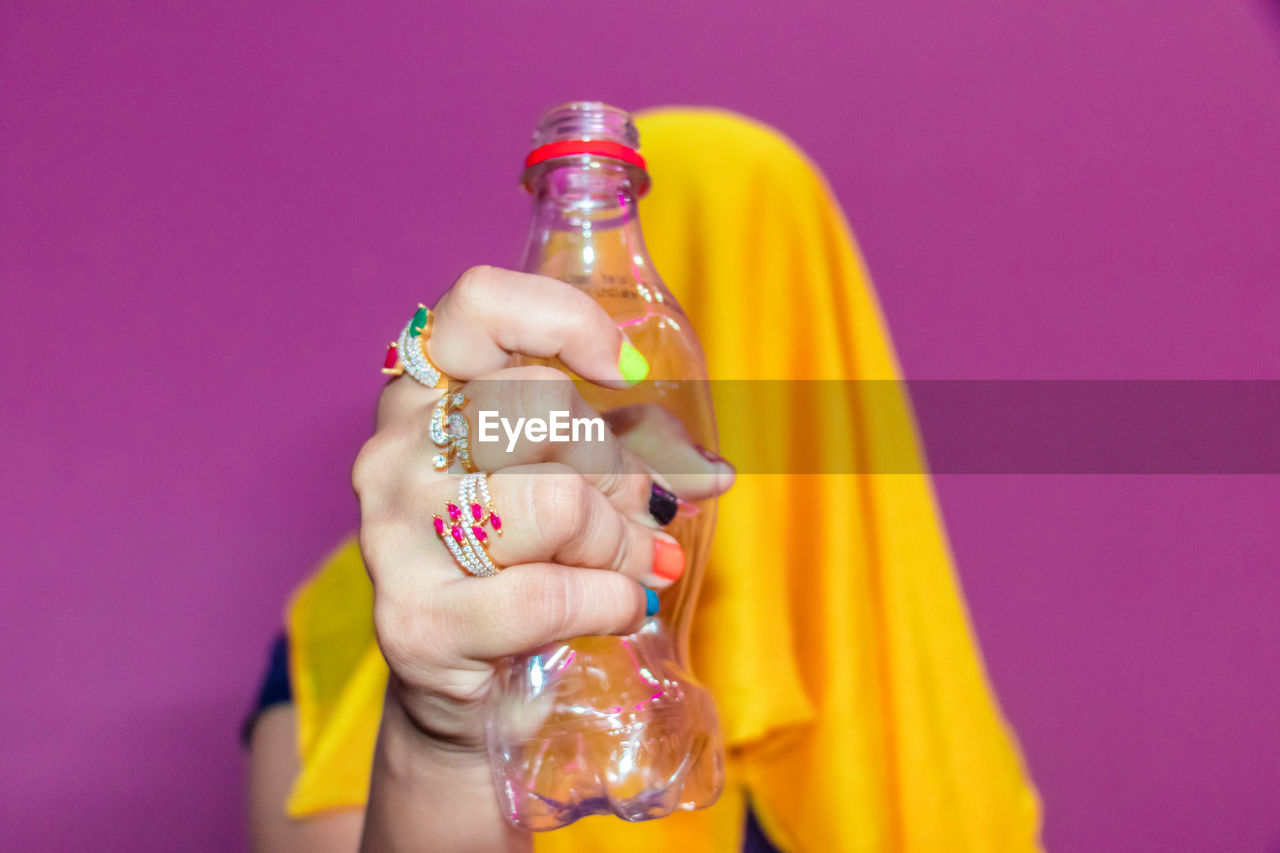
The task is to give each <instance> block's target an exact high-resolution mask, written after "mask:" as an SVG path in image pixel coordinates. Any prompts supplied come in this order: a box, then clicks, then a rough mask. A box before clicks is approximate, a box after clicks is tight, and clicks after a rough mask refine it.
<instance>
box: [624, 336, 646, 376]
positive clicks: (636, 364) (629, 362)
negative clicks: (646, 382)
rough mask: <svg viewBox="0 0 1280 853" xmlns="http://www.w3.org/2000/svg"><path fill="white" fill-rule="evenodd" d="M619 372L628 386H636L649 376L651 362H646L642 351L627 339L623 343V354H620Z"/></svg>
mask: <svg viewBox="0 0 1280 853" xmlns="http://www.w3.org/2000/svg"><path fill="white" fill-rule="evenodd" d="M618 371H619V372H620V373H621V374H622V378H623V379H625V380H626V381H627V384H628V385H635V384H636V383H637V382H639V381H640V380H641V379H644V378H645V377H646V376H648V375H649V362H647V361H645V360H644V356H642V355H641V354H640V350H638V349H636V348H635V346H634V345H632V343H631V341H628V340H626V339H625V338H624V339H623V341H622V352H620V353H618Z"/></svg>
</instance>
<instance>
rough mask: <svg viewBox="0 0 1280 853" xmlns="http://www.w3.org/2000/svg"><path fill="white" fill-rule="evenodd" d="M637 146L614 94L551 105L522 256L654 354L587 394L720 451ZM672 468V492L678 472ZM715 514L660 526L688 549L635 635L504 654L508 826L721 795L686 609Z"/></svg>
mask: <svg viewBox="0 0 1280 853" xmlns="http://www.w3.org/2000/svg"><path fill="white" fill-rule="evenodd" d="M638 143H639V140H638V134H637V132H636V129H635V126H634V124H633V123H632V121H631V117H630V116H629V115H628V114H627V113H626V112H624V111H622V110H619V109H617V108H615V107H610V106H608V105H605V104H600V103H573V104H567V105H565V106H562V107H558V108H556V109H553V110H551V111H549V112H548V113H546V114H545V115H544V116H543V117H542V119H541V121H540V122H539V123H538V127H537V130H536V131H535V134H534V140H533V144H534V148H533V152H532V153H531V154H530V155H529V158H528V160H527V161H526V169H525V172H524V177H523V184H524V186H525V187H526V188H527V189H528V190H529V191H530V193H531V194H532V195H533V223H532V227H531V229H530V232H529V239H528V243H527V245H526V249H525V255H524V261H523V264H522V266H523V268H524V269H525V270H526V271H529V272H537V273H541V274H543V275H548V276H551V277H554V278H558V279H561V280H562V281H566V282H568V283H570V284H573V285H574V286H576V287H579V288H582V289H583V290H584V291H586V292H587V293H589V294H590V295H591V296H593V297H594V298H595V299H596V300H597V301H598V302H599V303H600V304H601V305H602V306H603V307H604V308H605V310H606V311H608V312H609V314H610V316H612V317H613V318H614V319H615V320H616V321H617V323H618V325H619V326H620V327H621V328H622V329H623V331H624V332H625V333H626V335H627V337H628V338H629V339H630V340H631V342H632V343H633V344H634V345H635V346H636V348H637V349H639V351H640V352H641V353H642V354H643V355H644V357H645V358H646V360H647V361H648V363H649V374H648V378H647V379H646V380H645V381H643V382H641V383H640V384H638V385H637V386H635V387H634V388H631V389H626V390H610V389H604V388H601V387H600V386H597V385H592V384H589V383H586V382H583V381H581V380H579V382H578V387H579V390H580V391H581V393H582V394H583V396H584V397H585V398H586V399H587V402H589V403H590V404H591V405H592V406H594V407H595V408H596V410H597V411H600V412H607V411H610V410H615V409H618V408H620V407H625V406H635V405H642V404H650V405H656V406H659V407H661V408H662V409H663V410H664V411H665V412H667V413H669V414H670V415H673V416H674V417H675V418H677V419H678V420H679V421H680V423H681V424H682V425H683V427H684V430H685V431H686V432H687V434H688V436H689V438H690V440H691V441H692V442H695V443H697V444H700V445H702V446H703V447H704V448H707V449H710V450H715V449H716V448H717V441H716V428H715V420H714V416H713V413H712V410H711V402H710V397H709V394H708V389H707V386H706V382H705V381H703V380H705V379H706V365H705V362H704V360H703V357H702V350H701V347H700V346H699V344H698V341H697V338H696V337H695V335H694V334H693V330H692V327H691V325H690V323H689V319H688V318H687V317H686V316H685V314H684V312H683V311H681V309H680V306H679V305H678V304H677V303H676V301H675V299H674V298H672V296H671V294H670V293H669V292H668V291H667V289H666V286H665V285H664V284H663V283H662V280H661V279H660V278H659V277H658V274H657V272H656V271H655V270H654V268H653V263H652V262H651V261H650V259H649V255H648V252H647V251H646V249H645V245H644V238H643V237H642V235H641V232H640V220H639V218H638V214H637V209H636V202H637V199H638V198H639V197H640V196H641V195H643V193H644V192H645V191H646V190H647V189H648V186H649V176H648V174H647V172H646V171H645V168H644V161H643V159H642V158H641V157H640V156H639V154H638V153H637V149H638V147H639V145H638ZM553 363H554V362H553ZM556 366H557V367H560V368H561V369H565V368H564V367H563V365H560V364H556ZM566 372H567V370H566ZM637 411H639V410H637ZM651 411H652V410H651ZM671 480H672V482H673V484H674V485H676V488H677V491H678V490H679V487H678V480H679V477H678V475H673V476H672V477H671ZM714 525H715V501H714V500H707V501H700V502H698V503H696V504H690V503H684V502H682V505H681V509H680V511H679V513H678V514H677V516H676V518H675V520H674V521H672V522H671V524H670V525H668V527H667V528H666V529H667V530H668V532H670V533H671V534H672V535H673V536H675V538H676V539H677V540H678V541H679V542H680V544H681V545H682V547H683V548H684V550H685V554H686V557H687V560H686V569H685V573H684V574H683V576H682V577H681V578H680V579H679V580H678V581H676V583H675V584H673V585H672V586H671V587H670V588H668V589H667V590H666V591H664V592H663V593H662V597H661V608H660V610H659V613H658V614H657V615H655V616H652V617H649V618H648V619H647V620H646V621H645V623H644V625H643V626H642V627H641V629H640V630H639V631H637V632H636V633H634V634H631V635H629V636H625V637H612V636H610V637H581V638H578V639H575V640H572V641H570V642H566V643H559V644H555V645H552V646H550V647H546V648H542V649H539V650H537V651H536V652H535V653H533V654H527V655H522V656H518V657H514V658H509V659H507V660H506V661H504V662H503V663H502V664H500V665H499V667H498V672H497V677H496V679H495V684H494V689H493V692H492V694H491V697H490V703H489V705H488V720H487V728H488V742H489V756H490V761H491V763H492V767H493V772H494V780H495V783H496V787H497V790H498V795H499V798H500V800H501V801H502V805H503V807H504V812H505V814H506V816H507V818H508V820H509V821H510V822H511V823H512V824H514V825H515V826H517V827H520V828H522V829H527V830H535V831H536V830H548V829H555V828H557V827H561V826H565V825H567V824H570V823H572V822H574V821H575V820H577V819H578V818H580V817H584V816H586V815H592V814H614V815H616V816H618V817H620V818H623V819H625V820H629V821H640V820H648V819H652V818H658V817H662V816H664V815H667V814H670V813H671V812H673V811H676V810H681V809H686V810H687V809H697V808H703V807H705V806H708V805H710V804H712V803H713V802H715V800H716V798H717V797H718V796H719V794H720V791H721V789H722V788H723V785H724V746H723V742H722V740H721V737H720V732H719V727H718V724H717V721H716V713H715V706H714V704H713V702H712V699H711V695H710V693H709V692H708V691H707V689H706V688H705V687H703V686H702V685H701V684H700V683H699V682H698V681H697V679H695V678H694V676H693V675H692V673H691V672H690V670H689V631H690V619H691V617H692V615H693V609H694V603H695V599H696V598H697V594H698V587H699V585H700V583H701V580H702V574H703V570H704V568H705V563H706V558H707V552H708V549H709V546H710V542H711V535H712V529H713V527H714Z"/></svg>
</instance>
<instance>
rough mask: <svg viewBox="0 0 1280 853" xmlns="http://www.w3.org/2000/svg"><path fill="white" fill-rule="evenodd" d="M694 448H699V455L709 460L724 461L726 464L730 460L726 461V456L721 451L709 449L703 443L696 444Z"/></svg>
mask: <svg viewBox="0 0 1280 853" xmlns="http://www.w3.org/2000/svg"><path fill="white" fill-rule="evenodd" d="M694 449H695V450H697V451H698V453H699V455H701V456H702V458H703V459H705V460H707V461H708V462H724V464H726V465H728V464H729V463H728V462H725V458H724V457H723V456H721V455H720V454H719V453H716V452H715V451H714V450H707V449H706V448H705V447H703V446H702V445H701V444H695V445H694Z"/></svg>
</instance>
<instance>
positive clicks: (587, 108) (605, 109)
mask: <svg viewBox="0 0 1280 853" xmlns="http://www.w3.org/2000/svg"><path fill="white" fill-rule="evenodd" d="M639 147H640V132H639V131H638V130H636V126H635V122H634V121H632V119H631V114H630V113H629V112H627V111H626V110H623V109H619V108H618V107H614V106H610V105H609V104H605V103H601V102H600V101H573V102H571V103H568V104H562V105H561V106H558V107H553V108H552V109H550V110H547V112H545V113H543V115H542V118H540V119H539V120H538V125H537V127H536V128H535V129H534V132H533V150H532V151H530V152H529V155H528V156H527V157H526V158H525V161H524V169H525V170H524V175H523V177H522V178H521V181H520V182H521V184H523V185H524V187H525V189H530V188H531V179H532V177H533V174H532V172H531V170H533V169H534V168H535V167H537V166H539V165H542V164H544V163H548V162H550V161H553V160H563V159H565V158H581V159H582V160H583V161H588V160H590V159H591V158H593V157H605V158H608V159H611V160H617V161H619V162H621V163H624V164H626V165H627V166H630V167H632V168H633V169H635V170H637V171H638V175H637V181H636V189H637V192H638V194H640V195H643V194H644V192H645V191H646V190H648V188H649V175H648V171H647V170H646V167H645V162H644V157H642V156H640V152H639V151H638V150H637V149H639Z"/></svg>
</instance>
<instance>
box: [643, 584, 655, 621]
mask: <svg viewBox="0 0 1280 853" xmlns="http://www.w3.org/2000/svg"><path fill="white" fill-rule="evenodd" d="M657 612H658V594H657V593H656V592H654V591H653V590H651V589H649V587H647V586H646V587H645V588H644V615H645V616H652V615H653V614H655V613H657Z"/></svg>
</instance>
